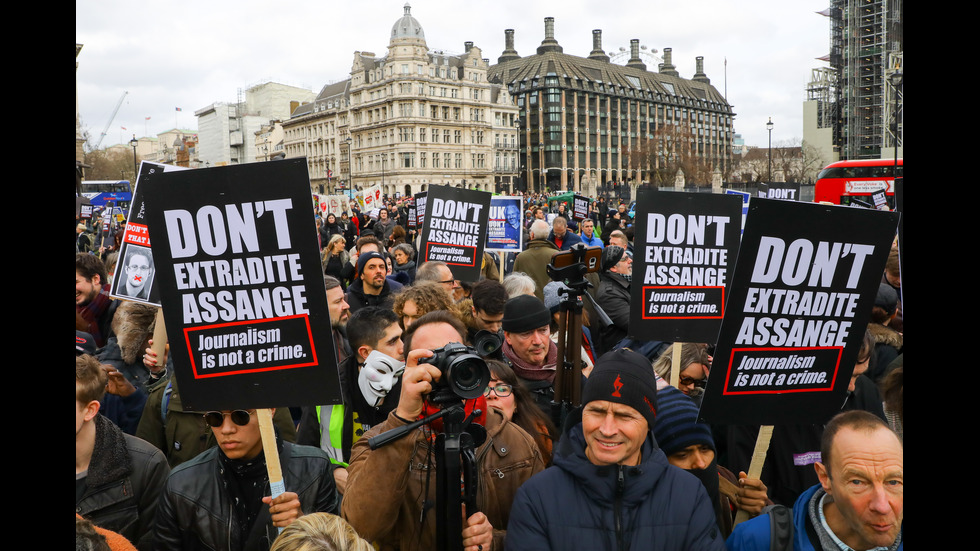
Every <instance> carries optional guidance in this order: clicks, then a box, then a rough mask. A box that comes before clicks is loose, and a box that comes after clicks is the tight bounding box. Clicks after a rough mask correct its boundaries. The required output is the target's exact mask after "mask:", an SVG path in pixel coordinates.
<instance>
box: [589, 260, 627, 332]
mask: <svg viewBox="0 0 980 551" xmlns="http://www.w3.org/2000/svg"><path fill="white" fill-rule="evenodd" d="M595 299H596V302H598V303H599V305H600V306H602V309H603V310H605V312H606V314H607V315H608V316H609V319H611V320H612V325H610V326H608V327H605V328H604V329H603V330H602V343H603V345H604V346H606V348H607V349H610V348H612V347H614V346H616V343H618V342H619V341H621V340H623V339H624V338H625V337H626V335H627V334H628V333H629V327H630V284H629V283H628V282H627V281H626V278H624V277H623V276H621V275H619V274H617V273H614V272H604V273H602V274H601V275H599V291H598V292H597V293H596V297H595Z"/></svg>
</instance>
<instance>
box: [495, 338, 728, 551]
mask: <svg viewBox="0 0 980 551" xmlns="http://www.w3.org/2000/svg"><path fill="white" fill-rule="evenodd" d="M582 402H583V403H584V406H583V407H582V409H581V410H580V411H576V412H573V413H572V414H570V415H569V418H568V419H567V420H566V422H565V427H566V429H565V432H564V434H563V435H562V438H561V440H560V441H559V443H558V447H557V449H556V450H555V455H554V467H552V468H550V469H548V470H546V471H545V472H543V473H540V474H538V475H537V476H535V477H533V478H532V479H531V480H529V481H527V482H525V483H524V485H523V486H521V488H520V490H518V493H517V497H515V498H514V504H513V506H512V507H511V514H510V522H509V524H508V526H507V549H508V550H511V549H518V550H520V549H555V550H557V549H563V550H564V549H605V548H609V547H610V546H611V545H613V544H612V542H616V543H615V545H616V546H617V547H618V548H621V549H629V548H632V549H654V550H675V549H676V550H687V549H690V550H694V549H698V550H701V549H706V550H712V549H716V550H719V551H720V550H723V549H725V541H724V538H723V537H722V535H721V532H720V530H719V529H718V526H717V524H716V523H715V514H714V507H713V506H712V504H711V500H710V498H709V497H708V494H707V492H706V491H705V489H704V486H702V485H701V483H700V482H699V481H698V480H697V479H696V478H694V477H692V476H690V475H688V474H687V473H684V472H683V471H682V470H680V469H678V468H676V467H674V466H672V465H670V464H669V463H668V462H667V457H666V456H665V455H664V453H663V452H662V451H661V450H660V448H659V447H658V446H657V442H656V439H655V438H654V436H653V433H652V432H651V431H650V429H651V427H653V425H654V421H655V420H656V418H657V383H656V379H655V377H654V374H653V369H652V368H651V366H650V361H649V360H647V359H646V358H645V357H644V356H642V355H640V354H638V353H636V352H633V351H632V350H628V349H621V350H615V351H612V352H609V353H606V354H605V355H603V356H602V357H601V358H599V360H598V361H597V362H596V366H595V368H594V369H593V370H592V374H591V375H590V376H589V380H588V382H587V383H586V385H585V388H584V389H583V392H582Z"/></svg>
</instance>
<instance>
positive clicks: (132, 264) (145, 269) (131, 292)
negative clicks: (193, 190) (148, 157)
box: [109, 161, 187, 306]
mask: <svg viewBox="0 0 980 551" xmlns="http://www.w3.org/2000/svg"><path fill="white" fill-rule="evenodd" d="M176 170H187V169H185V168H182V167H179V166H173V165H161V164H157V163H150V162H146V161H143V162H142V163H140V172H139V176H138V177H137V179H136V185H135V186H134V187H133V201H132V203H130V211H129V219H128V220H127V221H126V227H125V228H124V231H123V237H122V243H121V244H120V246H119V258H118V260H117V262H116V277H115V278H114V282H113V283H114V284H113V285H112V291H111V292H110V293H109V296H111V297H112V298H115V299H124V300H133V301H136V302H142V303H144V304H152V305H154V306H160V292H159V290H158V289H157V285H156V278H155V277H154V274H155V273H156V268H155V267H154V264H153V255H152V253H151V252H150V234H149V231H148V230H147V227H146V205H145V202H144V199H143V193H142V189H141V187H140V184H142V183H144V182H146V181H148V180H150V179H152V178H153V177H154V175H157V174H162V173H164V172H171V171H176Z"/></svg>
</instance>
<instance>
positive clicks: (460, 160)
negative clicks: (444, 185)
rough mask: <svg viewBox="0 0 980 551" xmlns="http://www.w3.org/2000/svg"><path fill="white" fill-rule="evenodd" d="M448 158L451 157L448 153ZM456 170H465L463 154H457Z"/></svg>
mask: <svg viewBox="0 0 980 551" xmlns="http://www.w3.org/2000/svg"><path fill="white" fill-rule="evenodd" d="M446 156H447V157H448V156H449V153H446ZM456 168H463V154H462V153H457V154H456Z"/></svg>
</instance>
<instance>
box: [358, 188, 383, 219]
mask: <svg viewBox="0 0 980 551" xmlns="http://www.w3.org/2000/svg"><path fill="white" fill-rule="evenodd" d="M360 201H361V210H363V211H364V212H371V211H372V210H374V209H378V208H381V186H380V185H375V186H371V187H369V188H367V189H365V190H364V192H363V193H362V197H361V199H360Z"/></svg>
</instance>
